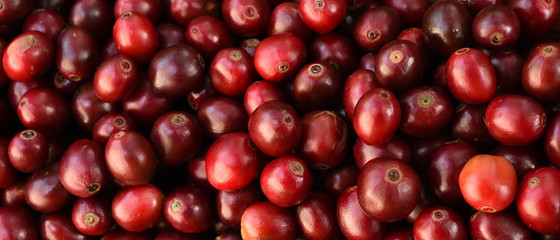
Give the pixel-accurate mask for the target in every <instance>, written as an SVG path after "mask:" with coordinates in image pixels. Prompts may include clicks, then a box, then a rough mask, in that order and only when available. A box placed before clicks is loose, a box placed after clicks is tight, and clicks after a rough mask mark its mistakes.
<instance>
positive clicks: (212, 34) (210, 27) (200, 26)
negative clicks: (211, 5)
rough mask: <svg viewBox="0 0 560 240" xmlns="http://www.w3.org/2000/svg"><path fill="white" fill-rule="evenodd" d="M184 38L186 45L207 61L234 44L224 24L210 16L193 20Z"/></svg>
mask: <svg viewBox="0 0 560 240" xmlns="http://www.w3.org/2000/svg"><path fill="white" fill-rule="evenodd" d="M185 36H186V37H187V43H188V44H189V45H191V46H193V47H194V48H196V50H197V51H198V52H200V54H202V56H204V59H206V60H208V61H210V59H212V58H213V57H214V55H216V53H217V52H219V51H220V50H222V49H224V48H228V47H233V45H234V44H235V42H234V41H233V40H234V38H233V34H232V33H231V31H230V30H229V29H228V28H227V26H226V24H225V23H224V22H223V21H222V20H220V19H217V18H215V17H212V16H205V15H204V16H199V17H197V18H195V19H193V20H192V21H191V22H190V23H189V25H188V26H187V29H186V30H185Z"/></svg>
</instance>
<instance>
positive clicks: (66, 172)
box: [58, 139, 109, 197]
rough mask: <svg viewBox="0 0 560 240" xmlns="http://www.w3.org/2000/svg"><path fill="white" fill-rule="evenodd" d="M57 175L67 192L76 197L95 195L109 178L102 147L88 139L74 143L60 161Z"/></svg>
mask: <svg viewBox="0 0 560 240" xmlns="http://www.w3.org/2000/svg"><path fill="white" fill-rule="evenodd" d="M58 175H59V178H60V182H61V183H62V185H63V186H64V188H66V190H68V192H70V193H72V194H74V195H76V196H78V197H90V196H92V195H95V194H96V193H97V192H99V191H100V190H102V189H103V188H105V185H106V184H107V182H108V178H109V172H108V171H107V166H106V164H105V158H104V153H103V147H102V146H100V145H99V144H97V143H96V142H94V141H92V140H89V139H80V140H77V141H75V142H74V143H72V144H71V145H70V146H69V147H68V148H67V149H66V151H65V152H64V155H63V156H62V158H61V159H60V165H59V167H58Z"/></svg>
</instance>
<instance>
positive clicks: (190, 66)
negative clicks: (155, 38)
mask: <svg viewBox="0 0 560 240" xmlns="http://www.w3.org/2000/svg"><path fill="white" fill-rule="evenodd" d="M204 66H205V65H204V60H202V56H201V55H200V54H199V53H198V51H197V50H196V49H195V48H193V47H191V46H188V45H183V44H181V45H175V46H171V47H168V48H165V49H163V50H161V51H159V52H158V53H157V54H156V55H155V56H154V57H153V58H152V60H151V62H150V66H149V78H150V82H151V84H152V86H153V90H154V92H155V93H156V94H157V95H159V96H161V97H168V98H177V97H183V96H186V95H187V93H188V92H190V91H192V90H193V89H194V88H195V87H196V86H197V85H198V84H200V83H201V82H202V77H203V72H204Z"/></svg>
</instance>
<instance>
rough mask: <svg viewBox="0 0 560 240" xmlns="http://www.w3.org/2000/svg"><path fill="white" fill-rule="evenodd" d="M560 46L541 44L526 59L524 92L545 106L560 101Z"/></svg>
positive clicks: (556, 44) (523, 74) (522, 77)
mask: <svg viewBox="0 0 560 240" xmlns="http://www.w3.org/2000/svg"><path fill="white" fill-rule="evenodd" d="M558 64H560V44H558V43H543V44H539V45H538V46H536V47H535V48H533V50H531V52H530V53H529V56H527V58H526V59H525V62H524V63H523V72H522V75H521V81H522V82H521V83H522V85H523V90H524V92H525V93H526V94H527V95H528V96H530V97H533V98H534V99H536V100H537V101H539V102H541V103H543V104H554V103H557V102H558V101H560V91H559V90H558V89H559V88H560V81H558V79H559V77H558V76H560V71H559V70H558V68H557V67H556V66H558Z"/></svg>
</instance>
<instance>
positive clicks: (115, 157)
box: [105, 130, 156, 185]
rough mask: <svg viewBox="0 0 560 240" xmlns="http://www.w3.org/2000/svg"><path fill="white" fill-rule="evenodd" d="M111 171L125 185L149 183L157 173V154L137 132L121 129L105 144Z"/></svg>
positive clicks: (107, 161) (106, 157)
mask: <svg viewBox="0 0 560 240" xmlns="http://www.w3.org/2000/svg"><path fill="white" fill-rule="evenodd" d="M105 161H106V163H107V168H108V169H109V172H110V173H111V175H113V177H115V179H116V180H117V181H119V182H120V183H122V184H124V185H141V184H146V183H149V182H150V181H151V180H152V178H153V177H154V175H155V173H156V154H155V152H154V149H153V148H152V145H151V144H150V142H148V140H147V139H146V138H145V137H144V136H142V135H140V134H139V133H137V132H133V131H129V130H121V131H119V132H117V133H115V134H113V136H111V137H110V138H109V140H108V141H107V145H105Z"/></svg>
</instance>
